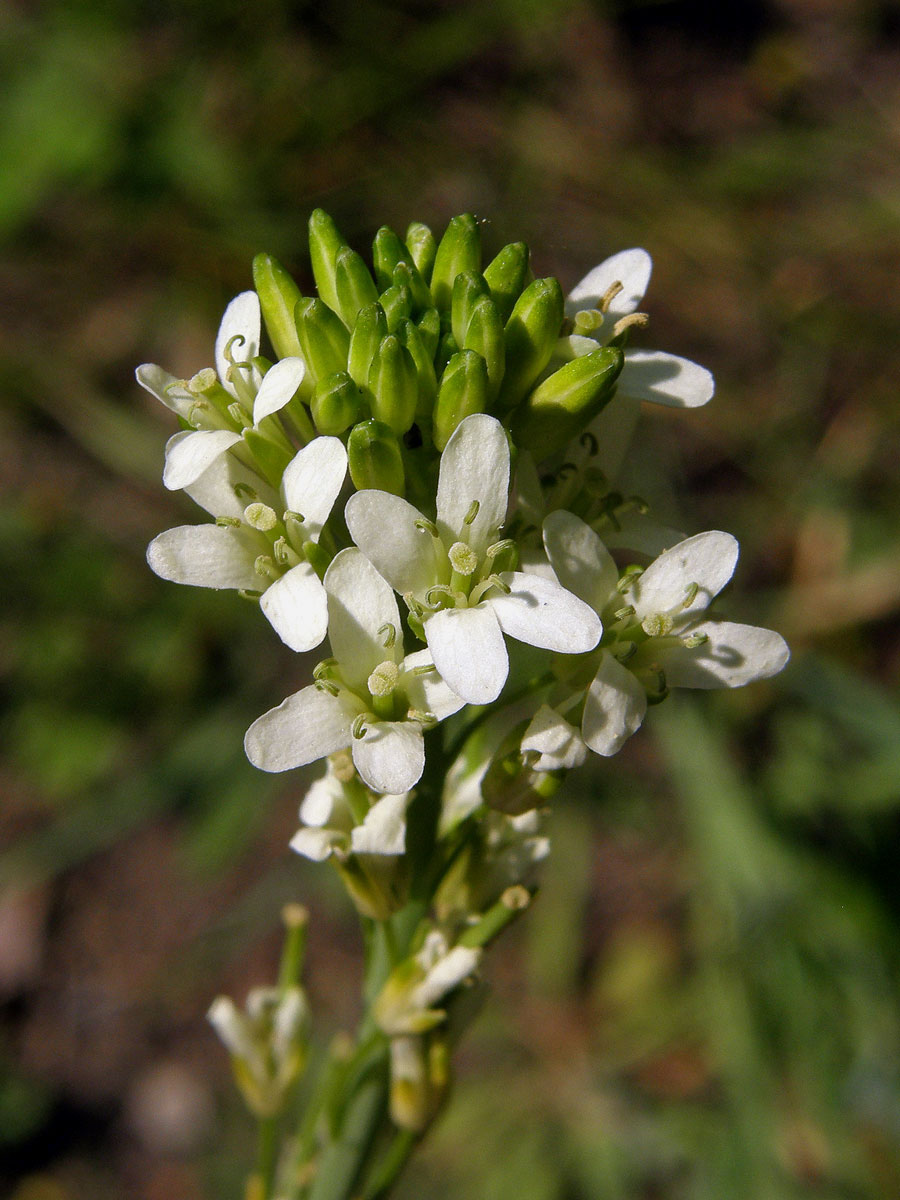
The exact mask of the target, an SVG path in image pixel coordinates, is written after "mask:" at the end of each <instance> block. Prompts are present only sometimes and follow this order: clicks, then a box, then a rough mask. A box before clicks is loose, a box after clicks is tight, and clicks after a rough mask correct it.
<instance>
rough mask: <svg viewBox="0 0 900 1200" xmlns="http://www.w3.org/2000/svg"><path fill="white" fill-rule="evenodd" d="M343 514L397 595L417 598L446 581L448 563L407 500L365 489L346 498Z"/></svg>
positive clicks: (419, 514) (368, 555)
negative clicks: (421, 525) (440, 554)
mask: <svg viewBox="0 0 900 1200" xmlns="http://www.w3.org/2000/svg"><path fill="white" fill-rule="evenodd" d="M445 453H446V451H445ZM344 517H345V518H346V521H347V528H348V529H349V530H350V536H351V537H352V538H353V540H354V542H356V544H357V546H359V548H360V550H362V552H363V554H365V556H366V558H368V559H369V561H370V562H371V563H374V565H375V569H376V570H377V571H378V572H379V574H380V575H382V576H383V577H384V578H385V579H386V580H387V581H388V583H389V584H390V585H391V587H393V588H396V590H397V591H398V592H399V593H400V594H401V596H402V595H403V594H404V593H406V592H413V593H414V594H415V595H416V596H419V597H421V596H423V595H424V593H425V592H426V591H427V589H428V588H430V587H431V586H432V584H435V583H447V582H448V580H449V578H450V568H449V565H448V564H447V563H446V560H444V561H443V563H442V564H441V563H439V561H438V556H437V554H436V553H435V542H434V538H433V537H432V536H431V534H430V533H428V531H427V530H425V529H421V528H419V527H418V526H417V525H416V521H422V520H424V518H423V516H422V514H421V513H420V512H419V510H418V509H417V508H413V506H412V505H411V504H410V503H408V501H406V500H404V499H402V498H401V497H400V496H392V495H391V494H390V493H389V492H379V491H375V490H372V489H366V490H364V491H361V492H355V493H354V494H353V495H352V496H351V497H350V499H349V500H348V501H347V506H346V508H345V509H344Z"/></svg>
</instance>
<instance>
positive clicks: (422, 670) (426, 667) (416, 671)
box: [406, 663, 437, 675]
mask: <svg viewBox="0 0 900 1200" xmlns="http://www.w3.org/2000/svg"><path fill="white" fill-rule="evenodd" d="M432 672H434V673H435V674H437V667H436V666H435V665H434V663H423V665H422V666H421V667H413V669H412V670H411V671H407V672H406V674H407V675H430V674H431V673H432Z"/></svg>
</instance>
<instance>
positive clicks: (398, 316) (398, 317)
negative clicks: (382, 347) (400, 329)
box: [378, 286, 412, 333]
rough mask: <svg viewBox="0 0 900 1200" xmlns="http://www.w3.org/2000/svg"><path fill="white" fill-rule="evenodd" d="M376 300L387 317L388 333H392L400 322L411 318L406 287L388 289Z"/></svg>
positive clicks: (409, 299) (409, 301) (410, 306)
mask: <svg viewBox="0 0 900 1200" xmlns="http://www.w3.org/2000/svg"><path fill="white" fill-rule="evenodd" d="M378 300H379V303H380V304H381V307H382V308H383V309H384V315H385V316H386V317H387V325H388V332H389V333H394V332H395V330H396V329H397V326H398V325H399V324H400V322H401V321H405V320H407V319H408V318H409V317H411V316H412V296H411V295H410V294H409V288H407V287H396V286H392V287H389V288H388V289H387V291H384V292H382V293H381V295H380V296H379V297H378Z"/></svg>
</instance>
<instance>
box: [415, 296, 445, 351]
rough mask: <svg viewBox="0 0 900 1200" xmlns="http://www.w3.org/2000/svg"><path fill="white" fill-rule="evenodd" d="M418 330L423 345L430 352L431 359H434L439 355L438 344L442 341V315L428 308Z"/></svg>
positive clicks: (419, 320)
mask: <svg viewBox="0 0 900 1200" xmlns="http://www.w3.org/2000/svg"><path fill="white" fill-rule="evenodd" d="M416 328H417V329H418V331H419V335H420V337H421V338H422V343H423V345H424V346H425V349H426V350H427V351H428V354H429V357H431V358H432V359H433V358H434V356H435V354H437V348H438V343H439V342H440V340H441V315H440V313H439V312H438V310H437V309H436V308H426V310H425V312H423V313H422V315H421V317H419V319H418V321H416Z"/></svg>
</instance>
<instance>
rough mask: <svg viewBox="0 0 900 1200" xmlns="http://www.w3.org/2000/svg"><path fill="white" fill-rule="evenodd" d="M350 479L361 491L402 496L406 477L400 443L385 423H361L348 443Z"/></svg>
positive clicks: (352, 431)
mask: <svg viewBox="0 0 900 1200" xmlns="http://www.w3.org/2000/svg"><path fill="white" fill-rule="evenodd" d="M347 457H348V458H349V460H350V478H351V479H352V480H353V486H354V487H355V488H356V489H357V491H362V490H363V488H379V489H380V490H381V491H383V492H392V493H393V494H394V495H395V496H402V495H403V492H404V483H405V476H404V471H403V458H402V457H401V454H400V443H399V441H398V440H397V437H396V435H395V434H394V433H393V432H392V430H391V429H390V427H389V426H387V425H384V424H382V422H381V421H375V420H368V421H360V423H359V424H358V425H354V427H353V429H352V430H351V431H350V437H349V439H348V441H347Z"/></svg>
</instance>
